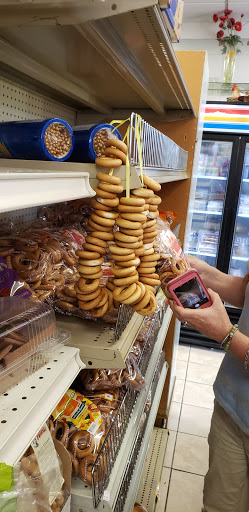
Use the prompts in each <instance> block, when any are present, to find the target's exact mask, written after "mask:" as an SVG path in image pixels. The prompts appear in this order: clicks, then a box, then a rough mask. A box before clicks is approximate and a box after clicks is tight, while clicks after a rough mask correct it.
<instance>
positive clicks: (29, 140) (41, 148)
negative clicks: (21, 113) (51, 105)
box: [0, 118, 74, 162]
mask: <svg viewBox="0 0 249 512" xmlns="http://www.w3.org/2000/svg"><path fill="white" fill-rule="evenodd" d="M0 142H1V151H0V158H1V157H2V158H23V159H26V160H56V161H60V162H63V161H64V160H67V159H68V158H69V156H70V155H71V153H72V151H73V146H74V134H73V130H72V128H71V126H70V125H69V124H68V123H67V122H66V121H64V120H63V119H59V118H52V119H46V120H45V121H41V120H32V121H10V122H3V123H0Z"/></svg>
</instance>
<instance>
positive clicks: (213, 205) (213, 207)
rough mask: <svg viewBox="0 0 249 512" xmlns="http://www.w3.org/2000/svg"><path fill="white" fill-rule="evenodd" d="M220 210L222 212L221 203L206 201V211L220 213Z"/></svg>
mask: <svg viewBox="0 0 249 512" xmlns="http://www.w3.org/2000/svg"><path fill="white" fill-rule="evenodd" d="M222 210H223V201H208V202H207V211H209V212H210V211H212V212H222Z"/></svg>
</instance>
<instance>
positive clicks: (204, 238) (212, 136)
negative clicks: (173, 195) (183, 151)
mask: <svg viewBox="0 0 249 512" xmlns="http://www.w3.org/2000/svg"><path fill="white" fill-rule="evenodd" d="M192 198H193V199H192V201H190V206H189V215H190V216H191V222H190V226H191V227H190V232H189V237H188V245H187V246H186V247H185V252H186V253H187V254H193V255H195V256H197V257H198V258H200V259H203V260H204V261H206V262H207V263H208V264H209V265H212V266H214V267H217V268H218V269H219V270H221V271H222V272H225V273H228V274H231V275H236V276H240V277H243V276H244V275H245V274H246V272H247V262H248V260H249V137H247V136H242V135H239V134H238V135H236V134H234V135H230V134H226V133H210V132H204V133H203V140H202V144H201V152H200V159H199V165H198V170H197V175H196V180H195V193H194V194H192ZM226 308H227V311H228V314H229V316H230V318H231V320H232V321H233V322H237V321H238V319H239V316H240V313H241V310H240V309H237V308H234V307H232V306H231V305H229V304H226ZM180 341H181V342H185V343H194V344H198V345H204V346H209V347H210V346H213V347H218V346H219V345H218V343H216V342H214V341H212V340H210V339H209V338H206V337H205V336H202V335H201V334H200V333H197V332H196V331H194V330H193V329H191V328H190V327H183V326H182V327H181V333H180Z"/></svg>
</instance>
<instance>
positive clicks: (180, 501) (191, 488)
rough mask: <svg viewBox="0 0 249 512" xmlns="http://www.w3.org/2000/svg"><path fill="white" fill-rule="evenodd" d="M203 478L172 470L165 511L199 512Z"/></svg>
mask: <svg viewBox="0 0 249 512" xmlns="http://www.w3.org/2000/svg"><path fill="white" fill-rule="evenodd" d="M203 482H204V478H203V477H202V476H199V475H192V474H190V473H184V472H182V471H176V470H173V471H172V473H171V479H170V488H169V495H168V501H167V507H166V512H200V511H201V507H202V490H203Z"/></svg>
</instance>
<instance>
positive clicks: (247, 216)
mask: <svg viewBox="0 0 249 512" xmlns="http://www.w3.org/2000/svg"><path fill="white" fill-rule="evenodd" d="M238 217H240V218H243V219H249V215H243V213H238Z"/></svg>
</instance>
